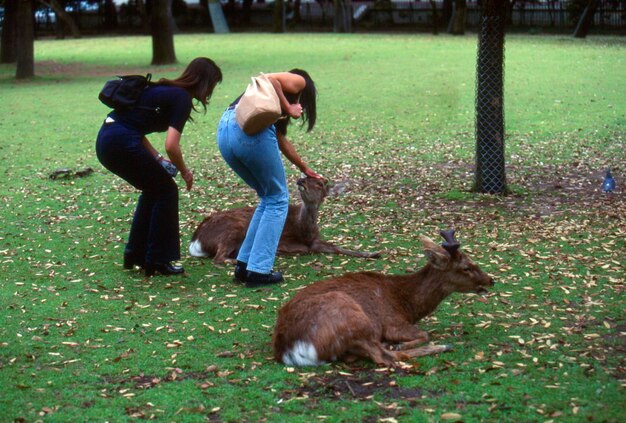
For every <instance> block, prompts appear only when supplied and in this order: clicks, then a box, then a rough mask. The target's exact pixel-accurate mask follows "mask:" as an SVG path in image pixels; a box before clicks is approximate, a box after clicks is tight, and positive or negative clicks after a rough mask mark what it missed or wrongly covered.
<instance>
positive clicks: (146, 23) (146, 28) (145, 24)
mask: <svg viewBox="0 0 626 423" xmlns="http://www.w3.org/2000/svg"><path fill="white" fill-rule="evenodd" d="M136 1H137V13H139V16H140V17H141V28H142V29H143V32H145V33H146V34H150V32H151V31H150V16H149V15H148V11H147V10H146V3H145V2H144V0H136ZM153 8H154V6H153ZM170 13H171V12H170Z"/></svg>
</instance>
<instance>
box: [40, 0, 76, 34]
mask: <svg viewBox="0 0 626 423" xmlns="http://www.w3.org/2000/svg"><path fill="white" fill-rule="evenodd" d="M39 2H40V3H41V4H43V5H44V6H46V7H49V8H50V9H52V10H54V13H55V14H56V15H57V19H58V21H59V23H62V24H63V27H64V28H67V29H69V31H70V34H72V37H74V38H80V37H81V35H80V29H78V25H76V22H75V21H74V19H72V17H71V16H70V15H69V13H67V12H66V11H65V9H64V8H63V6H62V5H61V4H60V3H59V2H58V0H39ZM63 32H64V31H63ZM60 38H63V37H60Z"/></svg>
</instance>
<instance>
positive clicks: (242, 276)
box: [233, 260, 248, 283]
mask: <svg viewBox="0 0 626 423" xmlns="http://www.w3.org/2000/svg"><path fill="white" fill-rule="evenodd" d="M247 267H248V263H244V262H243V261H239V260H237V264H235V277H234V278H233V281H235V282H237V283H245V282H246V272H247Z"/></svg>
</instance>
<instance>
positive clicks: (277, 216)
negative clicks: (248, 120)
mask: <svg viewBox="0 0 626 423" xmlns="http://www.w3.org/2000/svg"><path fill="white" fill-rule="evenodd" d="M217 145H218V147H219V149H220V152H221V153H222V157H224V160H225V161H226V163H228V165H229V166H230V167H231V168H232V169H233V170H234V171H235V173H236V174H237V175H239V177H240V178H241V179H243V180H244V182H245V183H246V184H248V185H249V186H250V187H251V188H252V189H254V190H255V191H256V193H257V195H258V196H259V198H260V199H261V200H260V202H259V205H258V206H257V208H256V210H255V211H254V215H253V216H252V220H251V221H250V226H248V232H247V233H246V238H245V239H244V241H243V244H242V245H241V248H240V249H239V254H238V255H237V260H239V261H242V262H244V263H247V264H248V270H250V271H252V272H258V273H264V274H268V273H270V272H271V271H272V267H273V266H274V260H275V258H276V250H277V248H278V242H279V241H280V236H281V234H282V232H283V226H284V225H285V220H286V219H287V212H288V211H289V190H288V189H287V178H286V176H285V169H284V167H283V161H282V157H281V154H280V150H279V148H278V139H277V138H276V130H275V129H274V126H273V125H272V126H270V127H269V128H267V129H264V130H263V131H261V132H259V133H257V134H254V135H252V136H250V135H246V133H245V132H243V131H242V130H241V128H240V127H239V125H238V124H237V121H236V120H235V111H234V110H232V109H228V110H226V111H225V112H224V114H223V115H222V119H221V120H220V124H219V126H218V128H217Z"/></svg>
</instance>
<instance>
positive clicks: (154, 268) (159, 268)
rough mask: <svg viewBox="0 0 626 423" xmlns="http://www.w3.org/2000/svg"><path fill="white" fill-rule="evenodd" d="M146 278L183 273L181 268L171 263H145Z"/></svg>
mask: <svg viewBox="0 0 626 423" xmlns="http://www.w3.org/2000/svg"><path fill="white" fill-rule="evenodd" d="M145 269H146V276H154V275H155V274H156V273H160V274H162V275H164V276H169V275H181V274H183V273H185V269H184V268H183V266H176V265H174V264H172V263H146V267H145Z"/></svg>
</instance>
